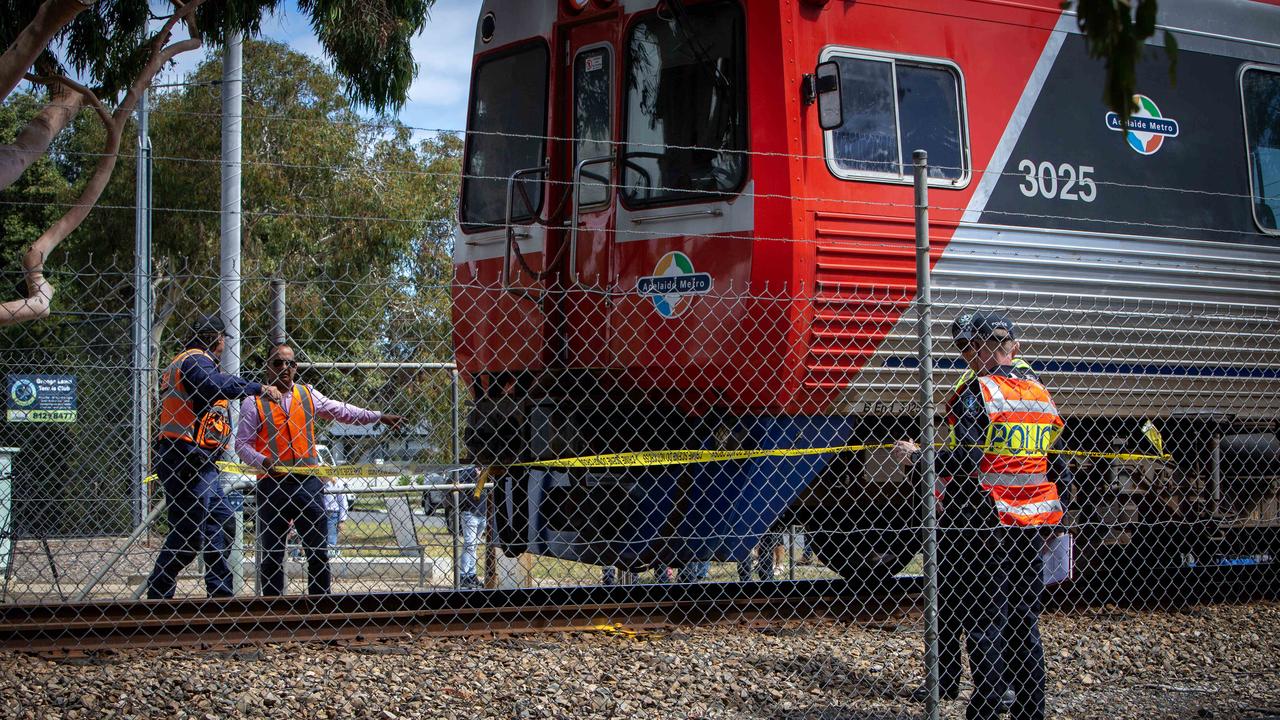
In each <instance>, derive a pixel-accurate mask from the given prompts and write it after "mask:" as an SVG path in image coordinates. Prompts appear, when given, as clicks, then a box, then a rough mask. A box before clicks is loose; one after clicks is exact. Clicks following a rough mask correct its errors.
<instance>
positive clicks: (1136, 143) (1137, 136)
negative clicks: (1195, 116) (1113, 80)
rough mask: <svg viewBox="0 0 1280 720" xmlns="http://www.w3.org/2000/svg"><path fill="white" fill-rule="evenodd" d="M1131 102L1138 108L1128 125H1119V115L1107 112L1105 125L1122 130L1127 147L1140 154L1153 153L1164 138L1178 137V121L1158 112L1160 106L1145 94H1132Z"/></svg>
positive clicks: (1117, 130)
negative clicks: (1127, 143)
mask: <svg viewBox="0 0 1280 720" xmlns="http://www.w3.org/2000/svg"><path fill="white" fill-rule="evenodd" d="M1133 104H1134V105H1137V106H1138V109H1137V110H1136V111H1134V113H1133V114H1132V115H1130V116H1129V124H1128V126H1121V124H1120V116H1119V115H1117V114H1115V113H1113V112H1109V113H1107V127H1109V128H1111V129H1112V130H1115V131H1116V132H1121V131H1123V132H1124V133H1125V139H1126V140H1128V142H1129V147H1131V148H1133V151H1134V152H1136V153H1140V154H1142V155H1155V154H1156V151H1157V150H1159V149H1160V147H1161V146H1162V145H1164V139H1165V138H1173V137H1178V121H1177V120H1174V119H1173V118H1167V117H1164V116H1162V115H1161V114H1160V108H1159V107H1157V106H1156V103H1155V101H1154V100H1152V99H1151V98H1149V97H1147V96H1146V95H1134V96H1133Z"/></svg>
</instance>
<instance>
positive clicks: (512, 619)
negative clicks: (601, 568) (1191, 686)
mask: <svg viewBox="0 0 1280 720" xmlns="http://www.w3.org/2000/svg"><path fill="white" fill-rule="evenodd" d="M921 591H922V583H921V578H919V577H900V578H894V579H893V580H892V581H891V582H889V583H887V584H885V585H884V586H881V587H878V588H875V589H869V588H865V587H860V586H857V585H854V584H851V583H846V582H845V581H842V580H798V581H782V582H748V583H697V584H688V585H681V584H674V585H663V584H652V585H625V586H617V587H601V586H592V587H570V588H533V589H528V588H526V589H516V590H464V591H452V590H446V591H430V592H402V593H368V594H350V595H327V596H318V597H311V596H297V595H294V596H283V597H276V598H261V597H243V598H230V599H219V600H201V599H184V600H160V601H136V602H89V603H65V604H59V605H34V604H29V605H23V604H15V605H3V606H0V650H5V651H16V652H31V653H37V654H42V655H46V656H72V655H87V654H93V653H95V652H99V651H110V650H122V649H129V648H155V647H178V646H187V647H200V648H210V647H230V646H238V645H244V644H253V643H273V642H315V641H354V642H364V641H371V640H376V639H379V638H405V637H413V636H421V635H437V636H466V635H470V636H488V637H492V636H495V635H511V634H519V633H526V632H566V631H569V632H572V631H584V630H592V629H596V628H598V627H600V626H601V625H614V624H621V625H622V626H624V627H625V628H627V629H634V630H639V629H646V628H656V627H670V626H678V625H686V626H689V625H710V624H737V625H741V624H751V623H757V624H765V623H778V622H784V621H788V622H799V621H805V620H817V619H828V620H834V621H839V622H856V623H864V624H865V623H884V622H895V623H896V622H901V621H902V620H903V619H905V618H908V617H910V618H914V619H918V617H919V612H920V601H921ZM1277 596H1280V565H1277V564H1276V563H1274V562H1273V563H1270V564H1266V565H1257V566H1204V567H1197V568H1168V569H1165V570H1157V571H1152V570H1150V569H1149V568H1148V569H1147V570H1146V571H1145V574H1142V575H1141V576H1138V575H1135V574H1134V573H1133V572H1132V571H1131V570H1126V569H1125V568H1123V567H1120V566H1117V567H1113V568H1108V569H1107V570H1103V571H1100V572H1096V573H1094V574H1092V575H1090V576H1089V577H1088V578H1086V579H1082V580H1077V581H1076V582H1075V583H1074V584H1071V585H1069V586H1065V587H1059V588H1055V589H1053V590H1051V591H1050V592H1049V593H1047V594H1046V598H1045V600H1046V603H1045V605H1046V608H1047V609H1050V610H1056V611H1059V612H1067V613H1070V612H1075V611H1080V610H1088V609H1090V608H1096V607H1099V606H1109V605H1117V606H1127V607H1159V608H1173V607H1179V608H1182V607H1188V606H1192V605H1196V604H1204V603H1214V602H1248V601H1251V600H1256V599H1270V600H1275V599H1276V598H1277ZM913 621H914V620H913Z"/></svg>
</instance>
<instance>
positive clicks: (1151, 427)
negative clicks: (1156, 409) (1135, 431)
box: [1142, 420, 1164, 455]
mask: <svg viewBox="0 0 1280 720" xmlns="http://www.w3.org/2000/svg"><path fill="white" fill-rule="evenodd" d="M1142 434H1143V435H1145V436H1146V438H1147V442H1150V443H1151V447H1153V448H1155V449H1156V452H1157V453H1159V454H1161V455H1163V454H1164V438H1163V437H1162V436H1161V435H1160V429H1159V428H1157V427H1156V424H1155V423H1153V422H1151V421H1150V420H1148V421H1147V423H1146V424H1145V425H1143V426H1142Z"/></svg>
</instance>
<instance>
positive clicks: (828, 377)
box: [453, 0, 1280, 578]
mask: <svg viewBox="0 0 1280 720" xmlns="http://www.w3.org/2000/svg"><path fill="white" fill-rule="evenodd" d="M1159 22H1160V24H1161V26H1163V27H1164V28H1166V29H1169V30H1170V31H1171V32H1173V33H1174V34H1175V35H1176V37H1177V38H1178V42H1179V46H1180V51H1179V52H1178V55H1177V70H1176V82H1175V81H1174V78H1173V77H1171V73H1170V70H1169V64H1168V61H1167V58H1166V57H1165V54H1164V52H1163V50H1162V49H1160V48H1159V47H1153V48H1152V49H1150V51H1149V52H1148V53H1147V57H1146V58H1144V59H1143V60H1142V62H1141V63H1140V65H1139V68H1138V73H1137V77H1138V83H1137V85H1138V90H1139V93H1140V94H1139V95H1137V96H1135V102H1136V108H1137V109H1136V111H1135V114H1134V119H1133V120H1132V121H1131V122H1130V123H1129V124H1128V125H1124V124H1122V122H1121V120H1120V119H1119V118H1118V117H1116V116H1115V114H1114V113H1109V112H1108V111H1107V109H1106V107H1105V106H1104V104H1103V102H1102V99H1101V98H1102V88H1103V67H1102V64H1101V62H1100V61H1095V60H1093V59H1090V58H1089V57H1088V55H1087V51H1086V47H1085V44H1084V42H1083V38H1082V36H1081V35H1080V33H1079V31H1078V29H1077V24H1076V18H1075V17H1074V15H1072V14H1070V13H1067V12H1064V11H1063V10H1062V9H1061V8H1060V6H1059V2H1058V0H874V1H873V0H485V1H484V3H483V7H482V9H481V12H480V17H479V21H478V23H477V26H476V37H475V57H474V70H473V75H472V87H471V99H470V110H469V119H468V126H467V141H466V152H465V158H464V173H465V178H464V182H463V186H462V196H461V204H460V208H459V224H458V229H457V234H456V239H455V248H454V268H455V278H454V309H453V313H454V318H453V319H454V343H455V350H456V355H457V362H458V365H459V367H460V368H461V369H462V371H463V373H464V376H465V377H466V378H467V379H468V382H469V385H470V388H471V392H472V400H473V411H472V412H471V416H470V418H469V423H468V425H469V426H468V429H467V445H468V448H469V450H470V451H471V453H472V454H473V455H474V457H475V458H476V459H477V461H479V462H483V463H491V464H507V463H511V462H513V461H517V460H532V459H545V458H550V457H567V456H582V455H593V454H600V453H613V452H625V451H634V450H651V449H690V448H692V449H712V450H715V449H743V448H747V449H773V448H799V447H829V446H839V445H850V444H854V445H856V444H878V443H883V442H885V441H886V440H892V439H893V438H895V437H900V436H904V435H908V434H911V432H912V431H911V427H912V420H911V418H912V415H913V412H914V405H913V404H914V402H915V401H916V393H917V388H918V383H917V379H916V374H915V373H916V368H915V339H914V338H915V335H914V320H913V316H912V314H911V312H912V311H911V301H912V299H913V296H914V292H915V286H916V278H915V260H914V241H913V233H914V224H913V209H912V203H913V199H912V185H911V182H912V167H911V164H912V160H911V155H912V151H913V150H915V149H924V150H927V151H928V154H929V155H928V157H929V172H928V177H929V180H928V182H929V185H930V203H931V206H932V209H931V211H930V212H931V221H932V222H931V228H930V234H931V244H932V249H933V271H932V272H933V279H934V284H935V293H934V301H935V303H936V305H935V321H936V323H935V329H934V331H935V334H936V335H938V336H939V337H941V338H945V331H946V327H947V324H948V323H949V322H950V320H951V319H952V318H953V317H954V316H955V315H957V314H958V313H960V312H962V311H963V310H964V309H965V308H973V307H983V306H986V307H1000V308H1002V309H1005V310H1006V311H1007V312H1009V313H1010V314H1011V315H1012V316H1013V317H1014V319H1015V320H1016V321H1018V322H1019V323H1020V325H1021V327H1022V328H1023V331H1022V337H1023V350H1022V352H1023V354H1024V355H1025V356H1026V357H1027V359H1029V360H1030V361H1031V362H1032V363H1033V365H1034V366H1035V367H1037V369H1038V370H1039V371H1040V372H1041V374H1042V376H1043V377H1044V379H1045V381H1046V382H1047V384H1048V385H1049V387H1050V388H1051V389H1052V391H1053V393H1054V397H1055V400H1056V401H1057V404H1058V407H1059V408H1060V409H1061V411H1062V412H1063V413H1064V415H1065V416H1066V417H1067V418H1068V430H1067V432H1066V434H1065V436H1064V438H1063V439H1062V442H1063V443H1064V444H1065V447H1069V448H1073V449H1078V450H1090V451H1102V452H1113V451H1116V450H1125V449H1128V450H1137V451H1138V452H1146V453H1150V452H1151V448H1150V447H1149V446H1147V445H1144V444H1143V442H1144V441H1143V440H1142V439H1141V438H1142V433H1141V432H1140V429H1141V427H1143V426H1144V425H1145V423H1146V422H1147V421H1153V422H1155V423H1157V424H1158V425H1159V426H1160V428H1161V429H1162V431H1163V433H1164V437H1165V441H1166V444H1167V446H1168V449H1170V450H1171V451H1172V452H1173V454H1174V461H1173V462H1171V463H1159V462H1143V461H1136V462H1129V461H1117V460H1111V459H1106V458H1083V459H1081V460H1080V461H1079V462H1078V463H1077V465H1078V467H1077V473H1076V482H1075V486H1074V487H1073V488H1072V490H1071V492H1070V496H1071V503H1072V512H1071V519H1072V520H1073V522H1074V523H1076V524H1077V526H1078V527H1080V528H1081V530H1082V532H1084V533H1085V534H1087V535H1090V536H1091V537H1090V539H1091V541H1092V542H1094V543H1095V545H1097V546H1099V547H1101V546H1103V545H1117V546H1127V547H1129V548H1137V547H1139V546H1140V547H1141V550H1140V551H1141V552H1144V553H1149V552H1163V553H1165V554H1166V555H1167V556H1168V559H1169V560H1170V561H1171V562H1179V563H1186V562H1208V561H1211V560H1212V559H1213V558H1215V557H1217V558H1221V557H1223V556H1225V555H1235V556H1249V557H1253V558H1255V559H1258V558H1264V557H1265V556H1267V555H1268V554H1269V555H1270V556H1272V557H1274V556H1275V555H1276V551H1277V548H1276V546H1275V543H1276V539H1275V538H1276V527H1277V523H1278V521H1277V517H1278V516H1280V511H1278V507H1277V489H1278V487H1280V441H1278V440H1277V438H1276V431H1277V427H1276V422H1277V419H1280V340H1278V339H1277V338H1278V337H1280V228H1278V226H1277V220H1276V217H1277V214H1280V5H1278V4H1277V3H1275V2H1253V1H1247V0H1217V1H1214V2H1210V1H1208V0H1161V2H1160V18H1159ZM939 345H940V346H943V347H945V346H944V345H942V343H939ZM938 365H939V367H940V369H941V370H942V371H943V372H940V373H939V376H938V379H939V399H941V397H942V394H943V391H944V390H946V388H947V383H948V382H950V381H954V379H955V378H956V377H957V375H958V371H959V364H958V360H951V359H943V360H942V361H941V362H939V363H938ZM917 494H918V493H917V492H916V490H915V489H914V488H913V487H912V486H911V484H910V483H909V482H908V481H907V480H906V479H905V478H904V477H903V475H902V472H901V469H900V468H898V467H896V466H894V465H893V464H891V463H889V462H887V457H886V455H885V454H884V452H883V451H877V450H865V451H856V452H845V453H839V454H832V455H825V456H816V457H767V458H762V459H756V460H747V461H738V462H725V463H707V464H698V465H686V466H674V467H672V466H666V467H647V468H631V469H607V470H605V469H601V470H573V471H568V472H540V471H529V470H519V469H515V470H512V471H510V472H509V473H508V474H507V475H506V477H505V478H504V479H503V480H502V482H501V483H500V486H499V487H498V525H499V527H498V536H499V538H500V540H501V544H502V545H503V547H504V549H506V550H507V551H508V552H525V551H530V552H535V553H542V554H548V555H553V556H557V557H563V558H569V559H575V560H581V561H585V562H593V563H599V564H605V565H616V566H619V567H625V568H631V569H641V568H644V567H647V566H651V565H659V564H661V565H676V566H680V565H684V564H687V563H689V562H692V561H695V560H708V559H717V560H732V559H741V558H743V557H744V556H745V555H746V554H747V553H748V552H750V549H751V548H752V547H753V546H754V545H755V544H756V542H757V541H758V539H759V538H760V536H761V535H762V534H763V533H765V532H767V531H769V530H770V528H774V527H777V526H778V525H779V524H784V523H795V524H801V525H804V526H805V529H806V534H807V537H808V539H809V541H810V542H811V543H812V544H813V545H814V548H815V549H816V550H817V553H818V555H819V556H820V557H821V558H822V559H823V560H824V561H826V562H827V564H828V565H830V566H832V567H833V569H835V570H837V571H839V572H840V573H842V574H844V575H845V576H846V577H851V578H873V577H877V576H883V575H885V574H888V573H893V572H897V571H898V570H900V569H901V567H902V566H903V564H904V563H905V562H906V561H907V560H908V559H909V557H910V556H911V555H912V554H913V553H914V552H915V548H914V547H913V546H912V538H913V533H911V532H909V531H907V530H906V529H908V528H911V527H913V526H918V519H917V518H918V514H919V503H918V502H917V501H915V500H914V498H915V497H916V496H917ZM1164 521H1169V522H1164ZM1089 528H1092V531H1090V530H1088V529H1089ZM1173 528H1176V530H1174V529H1173Z"/></svg>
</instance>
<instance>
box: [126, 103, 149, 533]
mask: <svg viewBox="0 0 1280 720" xmlns="http://www.w3.org/2000/svg"><path fill="white" fill-rule="evenodd" d="M148 94H149V92H148V91H145V90H144V91H143V93H142V96H141V97H140V98H138V167H137V169H136V172H135V173H134V205H135V210H134V239H133V266H134V285H133V418H132V420H133V422H132V428H131V434H132V445H133V470H132V472H131V473H130V478H129V484H130V486H131V487H130V490H131V492H130V495H131V496H132V498H133V502H132V506H133V508H132V510H133V513H132V514H133V525H134V527H139V526H143V525H145V524H147V523H146V522H145V518H146V517H147V514H148V513H147V505H148V498H147V482H146V481H147V466H148V462H147V461H148V458H147V450H148V447H147V446H148V442H147V441H148V440H149V435H150V433H149V431H150V429H151V388H150V384H149V383H148V382H147V373H148V372H149V371H150V369H151V325H152V317H153V312H154V308H153V305H152V303H151V126H150V112H149V110H150V108H149V107H148V105H147V96H148Z"/></svg>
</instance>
